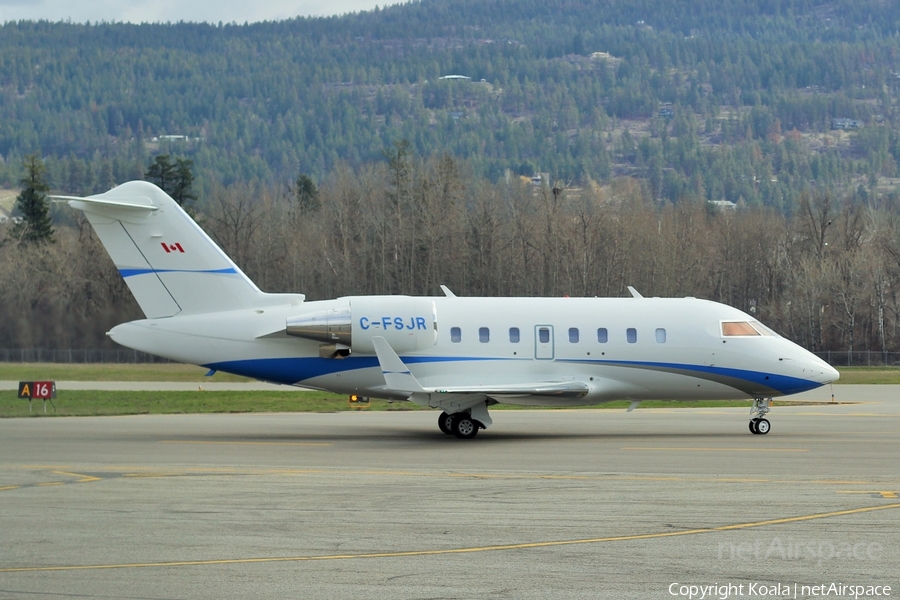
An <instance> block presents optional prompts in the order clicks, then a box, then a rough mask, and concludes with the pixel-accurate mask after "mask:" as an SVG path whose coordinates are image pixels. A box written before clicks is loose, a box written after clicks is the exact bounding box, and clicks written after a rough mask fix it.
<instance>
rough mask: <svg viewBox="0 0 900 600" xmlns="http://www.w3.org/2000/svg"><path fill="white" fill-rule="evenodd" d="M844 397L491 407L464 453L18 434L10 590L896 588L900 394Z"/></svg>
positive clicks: (224, 425) (341, 593) (348, 592)
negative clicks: (488, 424)
mask: <svg viewBox="0 0 900 600" xmlns="http://www.w3.org/2000/svg"><path fill="white" fill-rule="evenodd" d="M835 389H836V390H838V391H837V392H836V396H837V397H838V399H839V400H840V401H841V402H848V401H853V402H854V403H835V404H811V405H802V406H796V405H786V404H781V403H776V406H775V407H774V409H773V412H772V413H770V420H771V421H772V431H771V433H770V434H768V435H765V436H761V435H751V434H750V432H749V430H748V428H747V419H748V415H747V409H746V408H740V409H739V408H711V409H648V410H642V409H638V410H636V411H634V412H631V413H625V411H624V410H560V411H501V410H495V411H493V412H492V416H493V418H494V426H493V427H492V428H491V429H489V430H488V431H485V432H482V433H481V434H479V436H478V437H477V438H476V439H474V440H470V441H462V440H457V439H455V438H452V437H448V436H445V435H443V434H441V433H440V432H439V431H438V429H437V413H436V412H435V413H431V412H397V413H365V412H354V413H338V414H251V415H178V416H136V417H105V418H85V417H82V418H43V417H40V418H28V419H4V420H0V598H7V597H9V598H65V597H77V598H153V599H161V598H266V599H268V598H323V599H324V598H328V599H335V598H398V599H401V598H402V599H407V598H488V597H492V598H516V599H519V598H535V599H537V598H541V599H544V598H677V597H681V598H688V597H689V594H690V593H691V592H692V588H691V587H690V586H708V585H712V584H717V585H719V586H722V585H730V584H733V585H734V586H744V587H743V588H738V587H735V588H734V589H733V590H731V591H732V592H734V593H732V594H730V595H729V596H728V597H730V598H740V597H747V598H749V597H762V596H763V594H762V593H761V591H762V590H763V586H765V591H766V594H765V595H767V596H769V597H794V596H793V595H792V594H793V591H794V590H793V587H792V586H794V585H797V586H798V587H797V592H798V593H797V596H796V597H798V598H805V597H822V596H821V595H815V594H812V593H808V594H806V595H804V594H803V593H802V592H803V587H802V586H804V585H806V586H814V585H821V584H831V583H836V584H841V585H871V586H891V587H892V590H893V591H892V593H891V595H892V596H897V595H898V594H900V536H898V532H900V461H898V460H897V456H900V435H898V434H900V389H898V387H896V386H835ZM808 399H811V400H828V399H830V391H827V390H825V391H819V392H818V395H817V396H815V397H809V398H808ZM672 584H677V585H676V586H674V587H672ZM751 585H754V586H755V587H753V588H752V589H753V591H754V592H755V594H752V593H750V590H751V588H750V586H751ZM776 585H777V586H779V587H778V588H777V591H778V592H779V593H778V594H777V595H776V594H772V593H771V592H774V591H776V589H775V588H774V587H773V586H776ZM784 586H787V587H784ZM698 589H699V588H698ZM786 589H787V590H788V592H790V593H788V594H787V595H785V594H784V593H782V592H784V591H785V590H786ZM882 589H883V588H882ZM722 591H723V590H722V589H721V588H719V592H722ZM738 591H740V592H741V593H740V594H738V593H737V592H738ZM720 595H721V594H720ZM694 597H695V598H697V597H699V596H694ZM831 597H832V598H834V597H848V596H835V595H832V596H831ZM850 597H852V596H850ZM860 597H867V596H860Z"/></svg>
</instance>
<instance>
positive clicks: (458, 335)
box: [450, 327, 462, 343]
mask: <svg viewBox="0 0 900 600" xmlns="http://www.w3.org/2000/svg"><path fill="white" fill-rule="evenodd" d="M461 339H462V332H461V331H460V330H459V327H451V328H450V341H451V342H453V343H458V342H459V341H460V340H461Z"/></svg>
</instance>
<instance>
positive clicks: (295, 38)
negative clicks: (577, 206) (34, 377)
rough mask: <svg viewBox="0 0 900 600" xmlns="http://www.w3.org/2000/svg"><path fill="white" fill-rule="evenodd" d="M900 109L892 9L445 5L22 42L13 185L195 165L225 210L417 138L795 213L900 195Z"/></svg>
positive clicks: (899, 16)
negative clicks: (813, 202) (180, 160)
mask: <svg viewBox="0 0 900 600" xmlns="http://www.w3.org/2000/svg"><path fill="white" fill-rule="evenodd" d="M447 75H462V76H465V77H470V78H471V80H469V79H441V77H443V76H447ZM898 89H900V11H897V10H896V4H895V3H894V2H890V1H888V0H856V1H851V0H838V1H834V2H823V1H821V0H724V1H718V0H692V1H684V0H678V1H674V2H673V1H662V0H633V1H629V2H617V1H614V0H593V1H587V0H565V1H563V0H546V1H545V0H541V1H537V0H423V1H421V2H414V3H410V4H406V5H400V6H394V7H390V8H387V9H384V10H376V11H374V12H367V13H360V14H356V15H349V16H344V17H334V18H315V19H297V20H292V21H285V22H272V23H259V24H252V25H234V24H232V25H227V24H226V25H218V26H213V25H207V24H189V23H178V24H170V25H165V24H154V25H150V24H145V25H130V24H93V25H79V24H70V23H55V24H54V23H46V22H40V23H31V22H21V23H7V24H5V25H3V26H0V156H2V157H3V159H4V163H3V165H2V167H0V185H6V186H7V187H11V186H14V185H15V182H16V181H17V179H18V177H19V171H20V166H21V159H22V157H23V156H24V155H26V154H28V153H31V152H34V151H35V150H40V151H41V152H42V153H43V155H44V156H45V157H46V158H48V162H49V166H50V171H51V174H52V176H53V181H52V183H53V185H54V187H56V188H58V189H61V190H65V191H68V192H79V191H91V190H100V189H105V188H108V187H109V186H110V185H112V184H113V183H115V182H121V181H124V180H127V179H131V178H134V177H137V176H139V175H140V174H141V173H142V172H143V169H144V168H145V165H146V164H147V162H148V160H149V157H150V156H152V155H153V154H156V153H162V152H171V153H174V154H177V155H180V156H186V157H188V158H190V159H192V160H193V161H194V164H195V167H196V169H197V175H198V185H199V186H200V191H201V196H202V195H203V194H202V192H203V190H204V189H207V188H205V187H204V186H208V185H210V184H212V183H213V182H219V183H225V184H229V183H233V182H237V181H249V180H252V179H259V180H262V181H267V182H274V183H277V182H283V183H287V182H289V181H292V180H293V179H295V178H296V176H297V175H298V174H300V173H306V174H310V175H311V176H312V177H313V178H314V179H316V180H321V179H323V178H324V177H325V176H326V175H327V174H328V173H329V172H331V171H332V170H333V169H334V168H335V166H336V165H338V164H340V163H343V162H346V163H348V164H349V165H351V166H359V165H361V164H365V163H369V162H372V161H379V160H383V152H384V150H385V148H390V147H391V145H392V144H393V143H394V142H397V141H399V140H401V139H407V140H409V141H410V142H411V143H412V145H413V148H414V150H415V151H416V152H417V153H418V154H419V155H422V156H431V155H434V154H443V153H448V154H450V155H452V156H454V157H457V158H462V159H471V161H472V163H471V164H472V165H473V173H474V174H475V175H477V176H484V177H487V178H488V179H490V180H497V179H499V178H500V177H502V176H503V175H504V174H505V173H506V172H507V170H509V171H510V172H511V173H512V174H516V175H526V176H531V175H532V174H533V173H536V172H544V173H549V174H550V176H551V178H552V179H553V180H554V181H563V182H565V183H567V184H570V185H581V184H584V183H585V182H586V181H588V180H594V181H600V182H606V181H609V180H610V179H611V178H612V177H614V176H617V175H631V176H636V177H640V178H645V179H646V180H647V181H648V183H649V186H650V191H651V193H652V195H653V196H654V197H656V198H661V199H669V200H671V201H677V200H679V199H682V198H685V197H697V196H700V197H705V198H707V199H711V200H723V199H724V200H730V201H734V202H737V201H739V200H741V199H743V200H744V201H745V202H748V203H762V204H766V205H771V206H775V207H777V208H780V209H787V210H790V209H791V207H792V204H793V202H795V200H796V198H797V194H798V193H799V192H800V191H801V190H803V189H809V188H812V187H816V186H818V187H822V186H827V187H832V188H834V187H840V188H844V189H850V190H852V191H854V192H857V193H859V194H860V195H862V196H864V195H866V194H872V193H876V192H878V191H879V190H880V191H890V190H891V189H892V187H891V186H892V183H893V182H892V181H891V180H890V179H887V178H892V177H897V176H900V171H898V164H900V135H898V130H900V129H898V120H900V114H898V112H897V106H896V95H897V91H898ZM833 119H850V120H853V121H854V122H855V123H849V122H848V124H847V125H846V126H847V127H848V128H847V129H846V130H840V129H839V130H832V126H833ZM162 136H187V139H178V140H174V141H167V140H166V139H165V138H163V139H162V141H160V138H161V137H162ZM879 186H880V187H879Z"/></svg>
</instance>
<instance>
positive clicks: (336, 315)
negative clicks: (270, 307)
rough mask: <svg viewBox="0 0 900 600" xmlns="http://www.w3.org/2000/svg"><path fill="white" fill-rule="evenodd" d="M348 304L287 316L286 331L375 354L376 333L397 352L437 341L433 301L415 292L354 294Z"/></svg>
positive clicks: (352, 349) (435, 313)
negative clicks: (403, 294)
mask: <svg viewBox="0 0 900 600" xmlns="http://www.w3.org/2000/svg"><path fill="white" fill-rule="evenodd" d="M340 300H345V301H346V302H347V304H346V306H338V307H335V308H329V309H325V310H322V311H317V312H313V313H306V314H304V315H300V316H297V317H291V318H289V319H288V320H287V334H288V335H294V336H297V337H302V338H306V339H308V340H314V341H317V342H322V343H323V344H330V345H334V346H335V347H338V346H345V347H348V348H350V350H351V351H352V352H355V353H362V354H374V352H375V347H374V346H373V345H372V338H373V337H383V338H384V339H385V340H387V342H388V343H389V344H390V345H391V347H392V348H393V349H394V351H395V352H397V353H398V354H399V353H402V352H414V351H416V350H424V349H425V348H431V347H432V346H434V344H435V343H436V342H437V309H436V308H435V305H434V301H433V300H430V299H428V298H417V297H413V296H353V297H350V298H341V299H340Z"/></svg>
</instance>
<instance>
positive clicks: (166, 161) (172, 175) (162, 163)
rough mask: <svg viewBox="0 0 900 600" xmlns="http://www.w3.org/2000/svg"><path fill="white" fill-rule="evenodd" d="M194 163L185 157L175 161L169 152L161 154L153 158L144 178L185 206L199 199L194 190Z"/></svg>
mask: <svg viewBox="0 0 900 600" xmlns="http://www.w3.org/2000/svg"><path fill="white" fill-rule="evenodd" d="M193 165H194V163H193V161H191V160H188V159H185V158H176V159H175V162H174V163H173V162H172V161H171V160H170V157H169V155H168V154H160V155H159V156H157V157H156V158H155V159H153V162H152V163H151V164H150V166H149V167H148V168H147V172H146V173H145V174H144V178H145V179H146V180H147V181H149V182H150V183H154V184H156V185H157V186H159V188H160V189H161V190H163V191H164V192H165V193H167V194H168V195H169V196H171V197H172V199H173V200H175V202H177V203H178V205H179V206H182V207H183V206H185V205H189V201H193V200H196V199H197V196H195V195H194V193H193V190H192V186H193V183H194V173H193V172H192V171H191V167H192V166H193Z"/></svg>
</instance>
